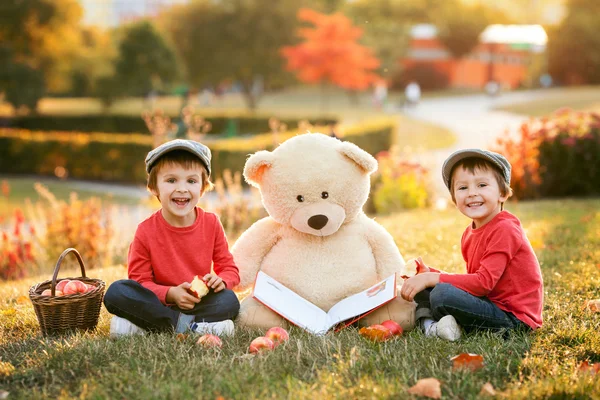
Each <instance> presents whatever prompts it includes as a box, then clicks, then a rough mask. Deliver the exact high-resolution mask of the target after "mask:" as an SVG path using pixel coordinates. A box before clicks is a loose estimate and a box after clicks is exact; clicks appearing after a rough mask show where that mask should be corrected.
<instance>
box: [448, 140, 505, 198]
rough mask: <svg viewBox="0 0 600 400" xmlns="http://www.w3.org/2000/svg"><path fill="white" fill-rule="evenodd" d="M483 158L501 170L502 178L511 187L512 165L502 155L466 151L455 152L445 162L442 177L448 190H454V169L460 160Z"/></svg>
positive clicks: (472, 150)
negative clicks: (451, 184)
mask: <svg viewBox="0 0 600 400" xmlns="http://www.w3.org/2000/svg"><path fill="white" fill-rule="evenodd" d="M471 157H474V158H481V159H484V160H487V161H489V162H491V163H492V164H493V165H495V166H496V167H498V169H500V172H502V176H503V177H504V181H505V182H506V184H507V185H509V186H510V163H509V162H508V160H507V159H506V158H504V156H503V155H502V154H498V153H494V152H493V151H488V150H481V149H464V150H458V151H455V152H454V153H452V154H451V155H450V157H448V158H447V159H446V161H444V166H443V167H442V177H443V178H444V183H445V184H446V187H447V188H448V190H452V189H451V188H450V179H451V178H452V175H451V174H452V168H454V166H455V165H456V163H457V162H459V161H460V160H464V159H465V158H471Z"/></svg>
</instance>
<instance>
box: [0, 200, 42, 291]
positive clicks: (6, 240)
mask: <svg viewBox="0 0 600 400" xmlns="http://www.w3.org/2000/svg"><path fill="white" fill-rule="evenodd" d="M14 219H15V220H14V225H13V226H12V229H11V228H10V227H9V225H6V228H5V229H2V230H1V233H2V239H1V240H0V279H1V280H12V279H22V278H24V277H26V276H27V273H28V271H29V270H31V269H32V266H34V265H36V264H37V257H36V251H35V249H34V247H35V246H34V244H35V230H34V228H33V227H32V226H31V225H29V224H28V223H26V221H25V217H24V215H23V212H22V211H21V210H16V211H15V218H14ZM2 222H3V221H0V224H1V223H2Z"/></svg>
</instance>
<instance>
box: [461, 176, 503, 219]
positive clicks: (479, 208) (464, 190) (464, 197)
mask: <svg viewBox="0 0 600 400" xmlns="http://www.w3.org/2000/svg"><path fill="white" fill-rule="evenodd" d="M452 190H453V192H454V198H455V200H456V207H457V208H458V210H459V211H460V212H461V213H463V214H464V215H466V216H467V217H469V218H471V219H472V220H473V223H474V224H475V228H480V227H482V226H483V225H485V224H487V223H488V222H490V221H491V220H492V218H494V217H495V216H496V215H497V214H498V213H499V212H500V204H501V203H503V202H505V201H506V200H507V198H508V196H502V195H501V194H500V188H499V187H498V181H496V177H495V176H494V173H493V172H492V171H491V170H489V169H488V170H482V169H480V168H476V169H475V170H474V173H471V172H470V171H469V170H468V169H465V168H464V167H463V166H462V165H461V166H458V167H457V168H456V169H455V170H454V172H453V174H452Z"/></svg>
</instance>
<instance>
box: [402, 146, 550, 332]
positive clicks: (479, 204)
mask: <svg viewBox="0 0 600 400" xmlns="http://www.w3.org/2000/svg"><path fill="white" fill-rule="evenodd" d="M510 174H511V165H510V163H509V162H508V160H506V158H504V156H502V155H501V154H498V153H494V152H491V151H487V150H480V149H467V150H459V151H457V152H455V153H453V154H452V155H450V157H449V158H448V159H447V160H446V161H445V162H444V165H443V167H442V177H443V179H444V183H445V184H446V186H447V187H448V190H449V191H450V194H451V196H452V201H453V202H454V204H455V205H456V207H457V208H458V210H459V211H460V212H461V213H462V214H464V215H465V216H467V217H469V218H470V219H471V220H472V222H471V224H469V226H468V227H467V229H466V230H465V232H464V233H463V235H462V239H461V250H462V255H463V258H464V260H465V262H466V267H467V273H466V274H448V273H444V272H441V271H438V270H436V269H434V268H429V269H428V272H423V273H419V274H417V275H415V276H413V277H411V278H409V279H407V280H406V281H405V282H404V284H403V286H402V289H401V292H400V294H401V296H402V297H403V298H404V299H405V300H408V301H412V300H414V301H415V302H416V303H417V311H416V319H417V326H419V327H420V328H421V329H422V330H423V331H424V332H425V334H426V335H427V336H437V337H440V338H443V339H446V340H451V341H453V340H458V339H459V338H460V337H461V327H462V328H464V329H465V331H467V332H470V331H473V330H477V329H490V330H499V329H517V328H519V327H528V328H530V329H537V328H539V327H540V326H541V325H542V305H543V282H542V275H541V271H540V266H539V263H538V260H537V258H536V256H535V253H534V252H533V249H532V247H531V244H530V243H529V240H528V239H527V235H526V234H525V231H524V230H523V227H522V226H521V223H520V221H519V219H518V218H517V217H516V216H514V215H513V214H511V213H509V212H508V211H505V210H504V202H505V201H506V200H507V199H508V198H509V197H510V196H511V195H512V190H511V188H510Z"/></svg>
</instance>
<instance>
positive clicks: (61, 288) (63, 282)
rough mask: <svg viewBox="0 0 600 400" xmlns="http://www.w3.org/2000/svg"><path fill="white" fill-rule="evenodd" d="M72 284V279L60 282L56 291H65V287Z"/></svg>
mask: <svg viewBox="0 0 600 400" xmlns="http://www.w3.org/2000/svg"><path fill="white" fill-rule="evenodd" d="M69 282H71V280H70V279H63V280H62V281H60V282H58V283H57V284H56V290H60V291H61V292H64V291H65V286H66V285H67V283H69Z"/></svg>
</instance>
